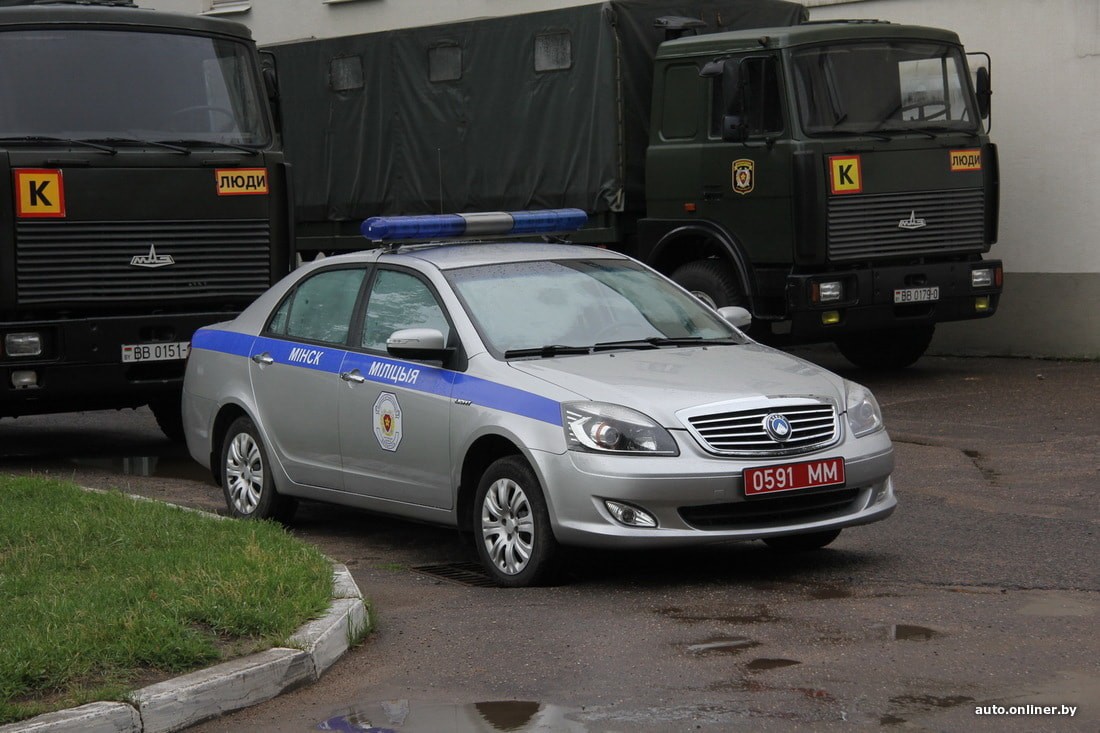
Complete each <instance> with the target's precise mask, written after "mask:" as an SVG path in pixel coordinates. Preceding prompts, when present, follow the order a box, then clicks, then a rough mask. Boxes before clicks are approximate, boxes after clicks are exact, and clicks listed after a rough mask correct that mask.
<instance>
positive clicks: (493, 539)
mask: <svg viewBox="0 0 1100 733" xmlns="http://www.w3.org/2000/svg"><path fill="white" fill-rule="evenodd" d="M473 524H474V543H475V544H476V545H477V554H478V557H480V558H481V562H482V564H483V565H484V566H485V568H486V569H487V570H488V571H489V575H490V576H492V578H493V580H495V581H496V582H497V583H498V584H499V585H503V586H507V587H512V588H522V587H528V586H533V585H540V584H543V583H546V582H547V581H549V580H550V579H551V577H552V575H553V572H554V569H555V567H556V564H557V551H558V544H557V540H555V539H554V530H553V529H552V528H551V527H550V512H549V511H548V510H547V508H546V499H545V498H544V497H543V495H542V488H541V487H540V486H539V481H538V478H536V477H535V472H534V471H532V470H531V467H530V466H528V465H527V462H526V461H524V460H523V459H522V458H520V457H519V456H507V457H505V458H501V459H499V460H497V461H495V462H494V463H493V464H492V465H491V466H489V468H488V469H487V470H486V471H485V473H484V474H482V476H481V481H480V482H479V483H478V487H477V496H476V498H475V499H474V515H473Z"/></svg>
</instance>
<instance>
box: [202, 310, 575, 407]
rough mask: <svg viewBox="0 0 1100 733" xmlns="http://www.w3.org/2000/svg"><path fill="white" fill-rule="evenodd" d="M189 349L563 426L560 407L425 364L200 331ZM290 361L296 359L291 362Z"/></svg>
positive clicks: (534, 396) (505, 387) (548, 401)
mask: <svg viewBox="0 0 1100 733" xmlns="http://www.w3.org/2000/svg"><path fill="white" fill-rule="evenodd" d="M191 348H192V349H203V350H205V351H215V352H218V353H222V354H230V355H232V356H243V357H245V358H249V357H251V356H253V355H254V354H262V353H264V352H267V353H268V354H270V355H271V358H273V359H274V360H275V361H276V363H279V364H286V365H288V366H294V367H299V368H303V369H314V370H318V371H323V372H328V373H330V374H339V373H341V372H344V371H351V370H352V369H358V370H359V372H360V373H361V374H362V375H363V377H364V378H366V379H367V381H370V382H375V383H377V384H386V385H391V386H400V387H403V388H405V389H412V390H416V391H418V392H426V393H429V394H436V395H440V396H443V397H451V398H453V399H456V400H469V401H470V402H472V403H473V404H475V405H479V406H481V407H487V408H489V409H491V410H499V411H501V412H510V413H512V414H515V415H520V416H522V417H529V418H531V419H533V420H539V421H542V422H547V423H550V424H552V425H560V424H561V406H560V404H559V403H558V402H557V401H556V400H551V399H549V398H546V397H542V396H541V395H537V394H534V393H533V392H527V391H524V390H522V389H516V388H515V387H508V386H506V385H503V384H499V383H497V382H491V381H489V380H487V379H480V378H478V377H471V376H469V375H467V374H462V373H460V372H453V371H450V370H447V369H440V368H439V367H433V366H428V365H426V364H419V363H416V362H404V361H395V360H393V359H384V358H381V357H377V356H371V355H369V354H361V353H358V352H353V351H346V350H344V349H337V348H334V347H331V346H312V345H306V344H298V343H295V342H291V341H283V340H281V339H273V338H266V337H262V336H249V335H247V334H241V333H234V332H232V331H218V330H213V329H199V330H198V331H196V332H195V335H194V336H193V337H192V339H191ZM292 356H294V357H295V358H294V359H293V360H292V358H291V357H292Z"/></svg>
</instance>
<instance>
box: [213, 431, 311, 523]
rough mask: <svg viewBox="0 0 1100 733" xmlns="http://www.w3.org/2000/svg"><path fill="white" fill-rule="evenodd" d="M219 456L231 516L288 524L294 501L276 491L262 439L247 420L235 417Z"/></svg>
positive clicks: (221, 478)
mask: <svg viewBox="0 0 1100 733" xmlns="http://www.w3.org/2000/svg"><path fill="white" fill-rule="evenodd" d="M221 457H222V460H221V465H220V466H219V471H220V475H219V479H220V480H221V485H222V490H223V491H224V493H225V503H226V505H227V506H228V507H229V513H230V514H231V515H232V516H234V517H237V518H239V519H276V520H278V521H280V522H288V521H290V519H291V518H292V517H293V516H294V510H295V509H297V507H298V502H297V501H296V500H295V499H292V498H290V497H287V496H282V495H281V494H279V492H278V491H276V489H275V480H274V479H273V478H272V476H271V466H270V462H269V461H268V459H267V451H266V449H265V448H264V442H263V439H262V438H261V437H260V433H259V431H258V430H256V426H255V425H254V424H253V423H252V421H251V420H250V419H248V418H247V417H239V418H237V419H236V420H234V421H233V424H232V425H230V426H229V430H228V431H226V433H225V439H224V440H223V441H222V453H221Z"/></svg>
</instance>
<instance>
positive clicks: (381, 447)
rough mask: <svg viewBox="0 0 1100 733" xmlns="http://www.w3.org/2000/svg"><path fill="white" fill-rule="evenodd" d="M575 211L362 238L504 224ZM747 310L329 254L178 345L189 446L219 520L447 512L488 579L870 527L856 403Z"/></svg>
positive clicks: (510, 256) (450, 221) (865, 408)
mask: <svg viewBox="0 0 1100 733" xmlns="http://www.w3.org/2000/svg"><path fill="white" fill-rule="evenodd" d="M570 217H573V218H572V219H570ZM578 217H579V220H580V221H583V212H574V211H572V210H556V211H551V212H544V213H538V214H534V213H531V212H520V213H517V214H511V215H509V214H496V215H466V216H438V217H389V218H385V217H379V218H375V219H369V220H367V222H364V225H363V228H364V231H365V233H366V234H367V235H368V236H370V237H371V238H374V239H381V238H387V237H397V238H399V239H408V238H433V237H438V236H444V235H448V234H461V233H462V232H463V231H466V232H467V234H469V232H471V231H473V232H474V233H475V234H477V235H480V234H482V233H485V232H489V231H494V230H495V229H494V228H495V227H497V226H499V227H500V228H501V230H503V229H504V228H508V229H509V230H510V231H511V233H512V234H513V235H515V234H516V233H517V232H518V233H520V234H526V233H532V232H534V231H536V230H537V228H538V227H539V226H545V227H546V228H549V229H555V230H559V229H563V228H566V226H567V225H575V224H576V223H577V221H576V219H577V218H578ZM502 222H503V223H502ZM747 322H748V313H747V312H745V311H744V310H743V309H739V308H731V309H722V311H720V312H715V311H714V310H712V309H710V308H708V307H706V306H705V305H703V304H702V303H701V302H699V301H698V300H696V299H695V298H694V297H692V296H691V295H689V294H688V293H687V292H685V291H684V290H682V289H681V288H679V287H678V286H677V285H675V284H674V283H672V282H671V281H670V280H668V279H666V278H665V277H663V276H661V275H660V274H658V273H656V272H654V271H653V270H651V269H649V268H647V267H646V266H644V265H642V264H640V263H638V262H637V261H635V260H633V259H630V258H628V257H626V256H623V255H619V254H615V253H613V252H610V251H607V250H603V249H595V248H588V247H582V246H575V245H563V244H535V243H513V242H508V243H503V242H489V243H435V244H418V245H405V246H398V247H394V246H391V247H381V248H377V249H372V250H368V251H364V252H361V253H355V254H349V255H340V256H334V257H329V258H327V259H323V260H321V261H317V262H313V263H310V264H308V265H305V266H303V267H301V268H299V269H297V270H296V271H295V272H293V273H292V274H291V275H289V276H288V277H286V278H285V279H284V280H283V281H282V282H280V283H278V284H277V285H275V286H274V287H273V288H271V290H269V291H268V292H267V293H266V294H264V295H262V296H261V297H260V298H259V299H258V300H256V301H255V302H254V303H253V304H252V305H251V306H250V307H249V308H248V309H247V310H245V311H244V312H243V313H241V314H240V315H239V316H238V317H237V318H235V319H233V320H232V321H229V322H226V323H220V324H217V325H214V326H210V327H208V328H204V329H202V330H200V331H199V332H198V333H196V334H195V336H194V339H193V341H192V345H191V346H192V348H191V355H190V358H189V361H188V364H187V374H186V380H185V383H184V398H183V408H184V425H185V429H186V436H187V444H188V448H189V450H190V452H191V454H192V455H193V456H194V457H195V459H196V460H198V461H199V462H200V463H202V464H203V465H205V466H207V467H210V468H211V469H212V473H213V475H214V477H215V479H216V481H217V482H218V483H219V484H220V485H221V486H222V487H223V489H224V492H225V498H226V501H227V503H228V506H229V511H230V513H231V514H232V515H234V516H236V517H247V518H276V519H281V520H286V519H288V518H289V517H290V515H291V513H292V512H293V509H294V507H295V504H296V502H297V500H298V499H310V500H319V501H325V502H333V503H337V504H343V505H349V506H355V507H360V508H363V509H368V510H371V511H376V512H383V513H386V514H392V515H398V516H402V517H408V518H411V519H416V520H425V521H429V522H436V523H440V524H445V525H451V526H456V527H458V528H460V529H462V530H464V531H470V532H472V534H473V536H474V539H475V545H476V547H477V552H478V555H479V556H480V558H481V560H482V562H483V564H484V566H485V568H486V570H487V571H488V573H489V574H490V575H491V576H492V577H493V578H494V579H495V580H496V581H497V582H498V583H500V584H501V585H507V586H524V585H532V584H537V583H540V582H544V581H546V580H547V579H548V577H549V576H550V574H551V573H552V571H553V569H554V567H555V565H556V561H557V560H558V559H559V553H558V548H559V546H560V545H579V546H608V547H611V546H615V547H647V546H676V545H687V544H701V543H709V542H717V541H730V540H757V539H759V540H763V541H764V542H766V543H768V544H769V545H771V546H773V547H776V548H781V549H813V548H818V547H822V546H824V545H826V544H828V543H829V542H831V541H832V540H833V539H835V538H836V537H837V535H838V534H839V533H840V530H841V529H842V528H844V527H850V526H854V525H859V524H866V523H869V522H874V521H877V520H880V519H884V518H886V517H887V516H888V515H889V514H890V513H891V512H892V511H893V510H894V507H895V505H896V499H895V497H894V489H893V484H892V482H891V478H890V473H891V471H892V469H893V449H892V447H891V443H890V439H889V437H888V436H887V433H886V431H885V429H884V427H883V421H882V414H881V411H880V409H879V406H878V404H877V403H876V402H875V399H874V397H873V396H872V395H871V393H870V392H869V391H868V390H867V389H866V388H864V387H862V386H860V385H858V384H855V383H853V382H850V381H847V380H845V379H842V378H841V377H839V376H837V375H834V374H832V373H831V372H828V371H826V370H824V369H821V368H820V367H817V366H815V365H813V364H810V363H808V362H806V361H803V360H801V359H798V358H795V357H793V356H790V355H788V354H784V353H782V352H779V351H776V350H773V349H771V348H767V347H765V346H762V345H760V344H758V343H756V342H754V341H752V340H751V339H749V338H747V337H746V336H744V335H743V334H742V333H741V332H740V331H739V330H738V329H737V328H735V327H734V324H738V325H741V326H744V325H745V324H746V323H747Z"/></svg>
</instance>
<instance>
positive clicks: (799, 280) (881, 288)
mask: <svg viewBox="0 0 1100 733" xmlns="http://www.w3.org/2000/svg"><path fill="white" fill-rule="evenodd" d="M982 270H985V271H989V272H990V273H991V278H990V282H989V284H988V285H986V284H980V285H975V281H974V279H975V276H974V272H975V271H982ZM1001 273H1003V268H1002V265H1001V261H1000V260H974V261H969V262H946V263H935V264H914V265H894V266H889V267H870V268H867V269H860V270H848V271H837V272H826V273H813V274H793V275H790V276H788V278H787V289H786V290H787V292H786V295H787V312H788V313H789V314H790V315H791V336H792V337H793V338H794V339H795V340H798V341H802V342H812V341H831V340H833V339H834V338H836V337H839V336H843V335H848V334H852V333H859V332H867V331H877V330H882V329H888V328H896V327H898V326H927V325H933V324H936V323H940V322H943V321H961V320H967V319H971V318H988V317H989V316H991V315H993V314H994V313H995V312H996V311H997V305H998V303H999V301H1000V297H1001V291H1002V289H1003V288H1002V277H1003V275H1002V274H1001ZM828 283H840V291H841V293H840V297H839V298H837V299H834V300H823V299H822V297H821V294H822V290H823V286H824V285H825V284H828ZM834 287H835V286H830V289H831V288H834ZM932 289H935V291H936V295H935V299H927V300H904V301H903V302H897V300H896V297H906V296H904V295H903V296H896V295H895V294H896V293H904V294H908V296H913V297H928V296H929V292H930V291H931V290H932Z"/></svg>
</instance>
